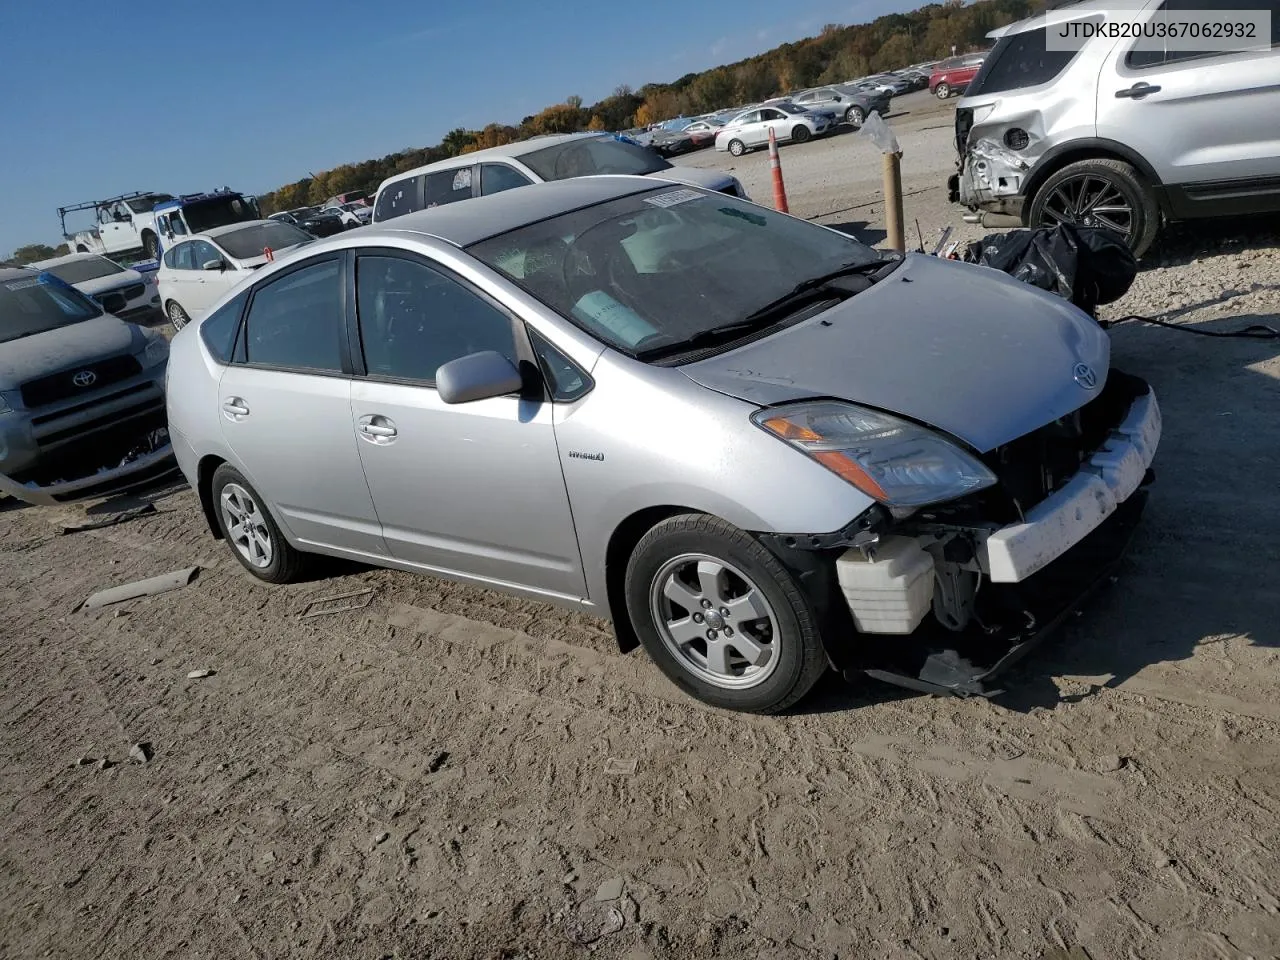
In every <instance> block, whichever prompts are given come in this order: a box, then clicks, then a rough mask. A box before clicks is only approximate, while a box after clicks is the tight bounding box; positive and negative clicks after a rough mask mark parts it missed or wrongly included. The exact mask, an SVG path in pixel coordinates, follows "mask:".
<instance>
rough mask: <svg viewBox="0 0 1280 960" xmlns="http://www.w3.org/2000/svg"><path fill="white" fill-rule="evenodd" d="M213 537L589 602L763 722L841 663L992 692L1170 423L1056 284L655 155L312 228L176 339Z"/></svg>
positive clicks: (180, 441)
mask: <svg viewBox="0 0 1280 960" xmlns="http://www.w3.org/2000/svg"><path fill="white" fill-rule="evenodd" d="M168 415H169V428H170V431H171V436H172V441H173V447H174V450H175V452H176V454H177V457H178V461H179V464H180V466H181V468H182V471H183V473H184V474H185V475H186V477H187V479H188V480H189V481H190V483H191V485H192V486H193V487H194V488H195V489H196V490H197V491H198V492H199V496H200V501H201V503H202V505H203V508H204V512H205V514H206V516H207V519H208V522H209V525H210V529H211V530H212V532H213V534H214V535H215V536H217V537H221V538H223V539H225V540H226V541H227V543H228V545H229V546H230V548H231V550H232V552H233V554H234V556H235V557H236V558H237V559H238V560H239V561H240V562H241V563H242V564H243V565H244V566H245V568H246V569H247V570H248V571H249V572H250V573H252V574H253V575H254V576H256V577H258V578H260V579H262V580H266V581H269V582H272V583H280V582H284V581H287V580H290V579H291V578H294V577H296V576H297V575H298V574H299V573H300V571H301V570H302V568H303V566H304V561H306V560H307V559H308V555H310V554H327V555H331V556H339V557H347V558H351V559H355V560H359V561H366V562H369V563H373V564H380V565H384V566H388V567H395V568H398V569H402V570H408V571H416V572H420V573H424V574H433V575H438V576H444V577H451V578H456V579H459V580H465V581H469V582H472V583H475V584H480V585H483V586H486V587H491V588H493V589H497V590H503V591H510V592H513V593H519V594H523V595H526V596H530V597H536V598H540V599H543V600H547V601H550V602H554V603H560V604H565V605H569V606H571V607H574V608H577V609H580V610H585V611H588V612H592V613H595V614H598V615H601V616H604V617H608V618H610V619H611V620H612V621H613V623H614V625H615V629H616V631H617V634H618V640H619V646H620V648H621V649H622V650H623V651H628V650H630V649H632V648H634V647H635V646H636V645H637V644H640V645H643V646H644V648H645V649H646V650H647V651H648V653H649V654H650V656H651V657H652V658H653V660H654V661H655V662H656V663H657V664H658V666H659V667H660V668H661V669H662V670H663V671H664V672H665V673H666V674H667V675H668V676H669V677H670V678H671V679H672V680H673V681H674V682H675V683H676V684H678V685H679V686H680V687H681V688H683V689H684V690H685V691H687V692H688V693H689V694H691V695H693V696H695V697H698V698H700V699H702V700H704V701H706V702H708V703H711V704H714V705H718V706H722V707H726V708H731V709H736V710H747V711H757V712H772V711H778V710H782V709H784V708H786V707H788V706H790V705H792V704H794V703H795V702H797V701H798V700H799V699H800V698H801V697H803V696H804V695H805V693H806V692H807V691H808V690H809V689H810V688H811V687H812V686H813V684H814V683H815V681H817V680H818V678H819V677H820V676H822V674H823V673H824V672H825V671H827V670H828V669H830V668H834V669H836V670H837V671H839V672H841V673H843V674H845V675H846V676H852V675H854V674H857V673H864V672H865V673H869V674H871V675H872V676H875V677H879V678H881V679H885V680H889V681H892V682H896V683H899V684H902V685H905V686H908V687H911V688H914V689H918V690H927V691H934V692H944V691H945V692H951V693H956V694H961V695H968V694H974V693H977V694H986V693H990V692H992V687H991V683H992V679H993V678H994V677H995V675H996V674H998V673H999V671H1000V670H1001V669H1002V668H1003V667H1004V666H1006V665H1007V664H1008V663H1010V662H1011V661H1012V660H1013V659H1015V658H1017V657H1019V656H1021V655H1022V653H1023V652H1025V650H1026V649H1028V648H1029V646H1030V645H1031V644H1032V643H1033V642H1034V641H1036V640H1038V639H1040V638H1041V637H1042V636H1043V635H1044V633H1045V632H1046V630H1047V629H1048V628H1049V627H1050V626H1052V625H1053V624H1054V623H1055V622H1056V621H1057V620H1058V619H1059V618H1060V617H1061V616H1063V615H1065V614H1066V613H1067V612H1069V611H1071V610H1072V609H1074V608H1075V607H1076V605H1077V603H1078V601H1079V600H1080V598H1081V597H1082V596H1083V595H1084V594H1085V593H1086V592H1087V591H1088V590H1089V589H1090V588H1091V587H1092V586H1093V585H1094V584H1095V583H1096V582H1098V581H1099V580H1100V579H1101V578H1103V577H1104V576H1106V575H1107V574H1108V573H1109V571H1110V570H1111V569H1112V568H1113V566H1114V565H1115V564H1116V562H1117V561H1118V560H1119V558H1120V557H1121V556H1122V554H1123V550H1124V547H1125V546H1126V545H1127V542H1128V539H1129V534H1130V532H1131V531H1132V530H1133V528H1134V525H1135V523H1136V521H1137V519H1138V516H1139V514H1140V513H1141V510H1142V506H1143V503H1144V501H1145V499H1146V487H1147V485H1148V484H1149V482H1150V480H1151V478H1152V472H1151V470H1150V465H1151V461H1152V458H1153V457H1154V455H1155V449H1156V445H1157V443H1158V441H1159V438H1160V411H1159V407H1158V406H1157V404H1156V400H1155V396H1154V394H1153V393H1152V392H1151V390H1150V389H1149V388H1148V386H1147V385H1146V383H1145V382H1143V381H1142V380H1141V379H1139V378H1138V377H1136V376H1132V375H1128V374H1125V373H1122V372H1120V371H1118V370H1112V369H1110V352H1109V341H1108V337H1107V334H1106V333H1105V332H1104V331H1103V330H1102V329H1101V328H1100V327H1099V325H1098V324H1097V323H1096V322H1095V321H1094V320H1093V319H1092V318H1091V317H1089V316H1088V315H1087V314H1085V313H1083V312H1081V311H1079V310H1078V309H1076V308H1075V307H1073V306H1072V305H1071V304H1070V303H1068V302H1066V301H1064V300H1062V299H1059V298H1056V297H1053V296H1051V295H1049V294H1046V293H1043V292H1041V291H1038V290H1036V289H1034V288H1032V287H1030V286H1027V285H1024V284H1021V283H1019V282H1017V281H1015V280H1013V279H1011V278H1009V277H1007V276H1005V275H1004V274H1001V273H998V272H996V271H994V270H991V269H988V268H985V267H975V266H970V265H966V264H962V263H957V262H952V261H946V260H940V259H936V258H933V257H927V256H922V255H917V254H910V255H907V256H905V257H903V256H901V255H897V254H887V255H886V254H883V253H879V252H877V251H874V250H872V249H870V248H868V247H866V246H864V245H862V244H860V243H858V242H856V241H855V240H853V239H852V238H850V237H849V236H846V235H845V234H842V233H839V232H836V231H834V230H831V229H828V228H826V227H821V226H817V225H814V224H811V223H808V222H806V221H803V220H799V219H796V218H793V217H789V216H786V215H784V214H781V213H777V212H775V211H773V210H771V209H768V208H765V207H761V206H757V205H755V204H752V203H750V202H748V201H745V200H742V199H739V198H737V197H732V196H728V195H725V194H722V193H716V192H712V191H708V190H703V189H698V188H695V187H691V186H688V185H685V184H679V183H663V182H655V181H654V179H653V178H651V177H589V178H583V179H576V180H566V181H559V182H552V183H547V184H539V185H535V186H532V187H527V188H525V189H522V190H512V191H508V192H505V193H501V194H497V195H494V196H490V197H480V198H477V199H474V200H471V201H469V202H467V203H465V204H453V205H449V206H444V207H439V208H435V209H430V210H425V211H422V212H420V213H416V214H410V215H407V216H404V217H401V218H398V219H396V220H395V221H393V222H390V223H388V224H386V225H375V226H373V227H367V228H363V229H360V230H355V231H351V232H348V233H343V234H339V235H337V236H334V237H330V238H327V239H324V240H318V241H316V242H315V243H312V244H309V245H308V246H306V247H305V248H301V249H299V250H298V251H297V252H295V253H293V254H291V255H289V256H287V257H282V258H280V259H277V260H276V261H275V262H274V263H271V264H267V265H266V266H264V267H263V268H261V269H260V270H258V271H255V272H253V273H251V274H248V275H246V277H245V279H244V280H243V281H242V282H241V284H240V285H239V286H238V287H236V288H235V289H233V290H231V291H229V292H228V293H227V294H226V295H225V296H224V297H223V298H222V299H221V301H219V302H217V303H215V304H214V305H213V306H212V308H211V309H210V310H209V312H208V314H207V315H206V316H205V317H204V318H203V319H202V320H201V321H200V322H199V323H196V324H192V325H190V326H188V327H186V328H184V329H183V330H182V331H180V332H179V333H178V335H177V336H176V338H175V339H174V341H173V346H172V352H171V357H170V360H169V377H168Z"/></svg>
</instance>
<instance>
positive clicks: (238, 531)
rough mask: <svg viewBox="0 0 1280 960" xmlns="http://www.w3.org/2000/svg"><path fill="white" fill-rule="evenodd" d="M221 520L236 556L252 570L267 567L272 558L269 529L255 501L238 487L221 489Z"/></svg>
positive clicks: (273, 554) (229, 486)
mask: <svg viewBox="0 0 1280 960" xmlns="http://www.w3.org/2000/svg"><path fill="white" fill-rule="evenodd" d="M220 500H221V505H222V520H223V523H225V524H226V527H227V536H228V537H229V538H230V540H231V544H232V546H234V547H235V548H236V550H237V551H238V552H239V554H240V555H241V556H242V557H244V558H245V560H247V561H248V562H249V563H250V564H252V565H253V566H255V567H269V566H270V565H271V560H272V558H273V557H274V556H275V549H274V546H273V545H272V542H271V529H270V528H269V527H268V526H267V518H266V516H265V515H264V514H263V512H262V508H261V507H259V506H258V501H257V499H256V498H255V497H254V496H253V494H251V493H250V492H249V491H248V490H246V489H245V488H244V487H242V486H240V484H238V483H228V484H227V485H226V486H225V487H223V488H222V496H221V498H220Z"/></svg>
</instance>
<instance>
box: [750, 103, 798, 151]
mask: <svg viewBox="0 0 1280 960" xmlns="http://www.w3.org/2000/svg"><path fill="white" fill-rule="evenodd" d="M760 119H762V120H763V121H764V122H763V123H762V124H760V138H761V139H760V140H759V141H758V142H760V143H768V142H769V130H770V128H772V130H773V133H774V136H776V137H777V138H778V140H779V141H782V140H788V139H790V137H791V128H792V127H793V126H794V125H795V123H793V122H792V121H793V120H794V121H795V122H796V123H798V122H799V120H797V119H796V118H795V117H792V116H790V115H789V114H786V113H783V112H782V111H781V110H778V109H776V108H774V107H765V108H764V109H763V110H761V111H760Z"/></svg>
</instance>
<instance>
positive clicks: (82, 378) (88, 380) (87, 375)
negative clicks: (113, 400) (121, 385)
mask: <svg viewBox="0 0 1280 960" xmlns="http://www.w3.org/2000/svg"><path fill="white" fill-rule="evenodd" d="M71 382H72V383H74V384H75V385H76V386H77V387H92V386H93V385H94V384H95V383H97V382H98V375H97V374H96V373H94V372H93V371H92V370H81V371H80V372H79V373H77V374H76V375H75V376H74V377H72V378H71Z"/></svg>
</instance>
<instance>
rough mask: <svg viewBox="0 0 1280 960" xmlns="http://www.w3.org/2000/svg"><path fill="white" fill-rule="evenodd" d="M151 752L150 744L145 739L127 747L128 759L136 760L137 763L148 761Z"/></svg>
mask: <svg viewBox="0 0 1280 960" xmlns="http://www.w3.org/2000/svg"><path fill="white" fill-rule="evenodd" d="M151 754H152V750H151V744H150V743H147V742H146V741H145V740H143V741H139V742H138V743H135V744H134V745H133V746H132V747H130V748H129V759H130V760H136V761H137V762H138V763H149V762H150V761H151Z"/></svg>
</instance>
